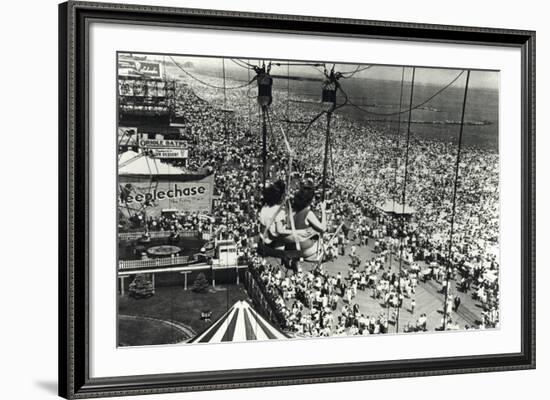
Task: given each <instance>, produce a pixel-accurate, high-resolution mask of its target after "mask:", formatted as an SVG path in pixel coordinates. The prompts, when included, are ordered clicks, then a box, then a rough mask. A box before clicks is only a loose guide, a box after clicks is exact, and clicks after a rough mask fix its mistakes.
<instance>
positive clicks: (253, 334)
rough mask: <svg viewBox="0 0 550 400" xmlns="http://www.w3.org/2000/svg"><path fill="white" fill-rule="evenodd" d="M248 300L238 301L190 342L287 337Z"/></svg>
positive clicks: (242, 340) (240, 340) (239, 340)
mask: <svg viewBox="0 0 550 400" xmlns="http://www.w3.org/2000/svg"><path fill="white" fill-rule="evenodd" d="M286 338H287V337H286V336H285V335H284V334H283V333H281V332H280V331H279V330H277V329H276V328H275V327H274V326H273V325H271V324H270V323H269V322H267V321H266V320H265V319H264V318H263V317H262V316H260V315H259V314H258V313H257V312H256V311H255V310H254V309H253V308H252V307H251V306H250V304H248V302H246V301H242V300H241V301H237V302H236V303H235V304H234V305H233V307H231V308H230V309H229V310H228V311H227V312H226V313H225V314H224V315H222V316H221V317H220V318H219V319H218V320H217V321H216V322H215V323H213V324H212V326H210V328H208V329H207V330H206V331H204V332H203V333H201V334H200V335H198V336H196V337H194V338H193V339H191V340H190V341H189V342H188V343H220V342H244V341H246V340H269V339H286Z"/></svg>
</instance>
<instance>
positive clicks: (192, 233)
mask: <svg viewBox="0 0 550 400" xmlns="http://www.w3.org/2000/svg"><path fill="white" fill-rule="evenodd" d="M178 234H179V235H180V236H183V237H199V236H200V232H199V231H197V230H188V231H179V232H178ZM143 235H145V232H120V233H119V234H118V240H122V241H130V240H137V239H140V238H142V237H143ZM171 235H172V232H170V231H149V237H150V238H151V239H167V238H169V237H170V236H171ZM203 235H204V234H203Z"/></svg>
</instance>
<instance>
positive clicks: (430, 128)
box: [167, 62, 499, 152]
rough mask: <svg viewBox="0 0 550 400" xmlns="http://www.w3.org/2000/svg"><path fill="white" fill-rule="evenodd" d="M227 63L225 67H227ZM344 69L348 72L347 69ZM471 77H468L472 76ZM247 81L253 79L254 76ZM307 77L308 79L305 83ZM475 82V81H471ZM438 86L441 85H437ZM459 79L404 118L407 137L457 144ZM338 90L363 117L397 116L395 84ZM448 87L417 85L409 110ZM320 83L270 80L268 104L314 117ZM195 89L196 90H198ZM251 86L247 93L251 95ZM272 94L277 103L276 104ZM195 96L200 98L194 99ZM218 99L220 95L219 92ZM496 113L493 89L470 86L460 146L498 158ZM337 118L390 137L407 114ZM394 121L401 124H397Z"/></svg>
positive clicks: (239, 73)
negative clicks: (289, 105) (292, 103)
mask: <svg viewBox="0 0 550 400" xmlns="http://www.w3.org/2000/svg"><path fill="white" fill-rule="evenodd" d="M230 64H231V63H229V62H228V64H227V65H230ZM188 69H189V71H192V72H193V73H194V74H196V75H198V76H206V77H209V78H217V79H218V80H219V82H218V84H219V85H221V82H222V73H221V69H220V68H217V67H216V68H214V67H211V68H194V67H192V66H190V67H189V68H188ZM348 69H349V68H348ZM167 71H170V73H171V74H173V75H174V76H178V77H179V78H183V79H184V81H185V80H188V79H189V78H188V77H187V76H185V75H181V71H179V70H178V69H177V68H176V67H175V66H174V65H172V64H167ZM420 71H421V74H423V75H425V76H426V74H427V71H429V69H425V68H421V69H420ZM475 73H476V72H473V73H472V76H473V75H474V74H475ZM290 74H291V75H293V76H298V77H299V76H301V75H300V74H299V73H294V72H292V71H291V73H290ZM250 76H254V72H252V74H251V75H250ZM311 76H312V75H309V77H311ZM226 77H227V79H228V85H229V86H231V85H238V84H242V83H243V82H246V81H248V72H247V71H246V70H242V69H237V70H231V71H229V70H228V72H227V74H226ZM315 78H316V79H317V78H318V79H322V76H321V74H319V75H315ZM477 78H478V79H477V80H478V81H479V75H478V76H477ZM440 81H441V79H440ZM459 82H461V83H462V84H463V82H464V76H462V77H461V78H459V79H458V81H457V82H455V84H453V85H451V86H450V87H448V88H447V89H445V90H444V91H443V92H442V93H440V94H438V95H437V96H436V97H434V98H433V99H432V100H430V101H429V102H427V103H426V104H424V105H423V106H422V107H421V108H420V109H416V110H413V111H412V112H411V115H410V119H411V134H412V135H414V136H416V137H419V138H426V139H431V140H441V141H448V142H453V143H457V142H458V137H459V131H460V124H459V122H460V119H461V114H462V102H463V98H464V87H463V86H462V85H459ZM340 83H341V85H342V88H343V89H344V91H345V92H346V94H347V95H348V98H349V100H350V101H351V102H353V103H354V104H356V105H358V106H360V107H362V108H366V109H367V110H368V111H371V112H375V113H379V114H384V113H385V114H387V113H395V112H397V111H398V110H399V100H400V90H401V81H400V80H398V81H397V80H383V79H373V78H368V77H364V76H363V77H360V78H356V77H351V78H347V79H341V81H340ZM446 83H448V82H439V83H438V84H425V83H419V82H418V81H417V82H416V83H415V85H414V96H413V100H412V104H413V106H414V105H417V104H420V103H424V101H425V100H426V99H428V98H430V97H431V96H432V95H433V94H435V93H436V92H437V91H439V90H440V89H442V88H443V87H444V86H445V85H446ZM321 84H322V82H321V80H319V81H311V80H290V81H287V80H286V79H281V78H280V77H276V78H274V80H273V91H274V104H276V103H278V102H285V101H286V98H287V91H288V92H289V93H290V98H291V99H292V100H297V101H299V102H300V106H301V107H305V108H306V109H307V108H308V107H311V108H310V109H311V110H312V111H315V112H316V113H317V112H319V110H320V107H319V102H320V97H321ZM199 87H200V85H199ZM255 87H256V85H255V84H253V85H252V88H253V89H254V90H253V92H251V94H252V95H254V94H255ZM410 90H411V85H410V76H407V78H406V81H405V82H404V85H403V95H402V106H401V110H407V109H408V108H410V107H409V104H410ZM277 93H278V94H279V95H280V96H282V97H283V98H276V97H277ZM197 94H198V95H200V93H197ZM220 96H222V92H221V91H220ZM343 101H344V97H343V95H342V94H341V93H338V103H341V102H343ZM498 110H499V92H498V89H497V88H496V87H495V88H483V87H474V86H473V85H470V87H469V88H468V95H467V101H466V110H465V117H464V119H465V122H466V124H465V126H464V132H463V145H465V146H474V147H478V148H483V149H487V150H491V151H495V152H498V132H499V127H498V112H499V111H498ZM337 113H339V114H341V115H345V116H346V117H349V118H351V119H354V120H357V121H362V122H365V123H369V124H371V125H374V126H376V127H378V128H380V130H381V131H382V132H392V133H395V131H396V130H397V126H398V125H400V131H401V132H406V129H407V122H408V119H409V113H402V114H401V116H400V117H399V115H393V116H380V115H372V114H369V113H365V112H363V111H361V110H359V109H357V108H355V107H352V106H345V107H341V108H339V109H338V110H337ZM399 118H401V121H400V123H399Z"/></svg>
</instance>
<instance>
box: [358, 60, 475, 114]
mask: <svg viewBox="0 0 550 400" xmlns="http://www.w3.org/2000/svg"><path fill="white" fill-rule="evenodd" d="M464 72H465V71H464V70H462V71H460V72H459V73H458V75H457V76H456V77H455V78H454V79H453V80H452V81H450V82H449V83H448V84H446V85H445V86H444V87H442V88H441V89H439V90H438V91H437V92H435V93H434V94H433V95H431V96H430V97H428V98H427V99H426V100H424V101H422V102H421V103H419V104H416V105H415V106H412V105H411V106H410V108H409V109H407V110H401V111H398V112H393V113H378V112H374V111H370V110H367V109H366V108H363V107H361V106H358V105H357V104H354V103H352V102H351V101H350V102H349V105H350V106H352V107H354V108H356V109H358V110H359V111H363V112H364V113H366V114H372V115H378V116H383V117H384V116H386V117H389V116H393V115H399V114H405V113H408V112H410V111H414V110H416V109H418V108H420V107H422V106H423V105H425V104H427V103H429V102H430V101H431V100H433V99H434V98H435V97H437V96H439V95H440V94H441V93H443V92H444V91H445V90H447V89H448V88H449V87H451V86H452V85H453V84H454V83H455V82H456V81H457V80H458V79H459V78H460V77H461V76H462V75H463V74H464Z"/></svg>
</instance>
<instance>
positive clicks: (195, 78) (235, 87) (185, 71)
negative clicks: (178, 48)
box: [169, 56, 254, 90]
mask: <svg viewBox="0 0 550 400" xmlns="http://www.w3.org/2000/svg"><path fill="white" fill-rule="evenodd" d="M169 57H170V60H172V62H173V63H174V65H175V66H176V67H178V68H179V69H180V70H181V71H182V72H183V73H184V74H185V75H187V76H188V77H190V78H191V79H193V80H195V81H197V82H199V83H200V84H202V85H204V86H208V87H210V88H212V89H224V87H223V86H216V85H212V84H211V83H208V82H205V81H203V80H202V79H199V78H197V77H196V76H194V75H193V74H192V73H190V72H189V71H187V70H185V69H184V68H183V67H182V66H181V65H180V64H178V63H177V62H176V60H174V58H173V57H172V56H169ZM252 82H254V79H252V80H251V81H249V82H246V83H243V84H242V85H238V86H230V87H225V90H234V89H242V88H244V87H246V86H248V85H251V84H252Z"/></svg>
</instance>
